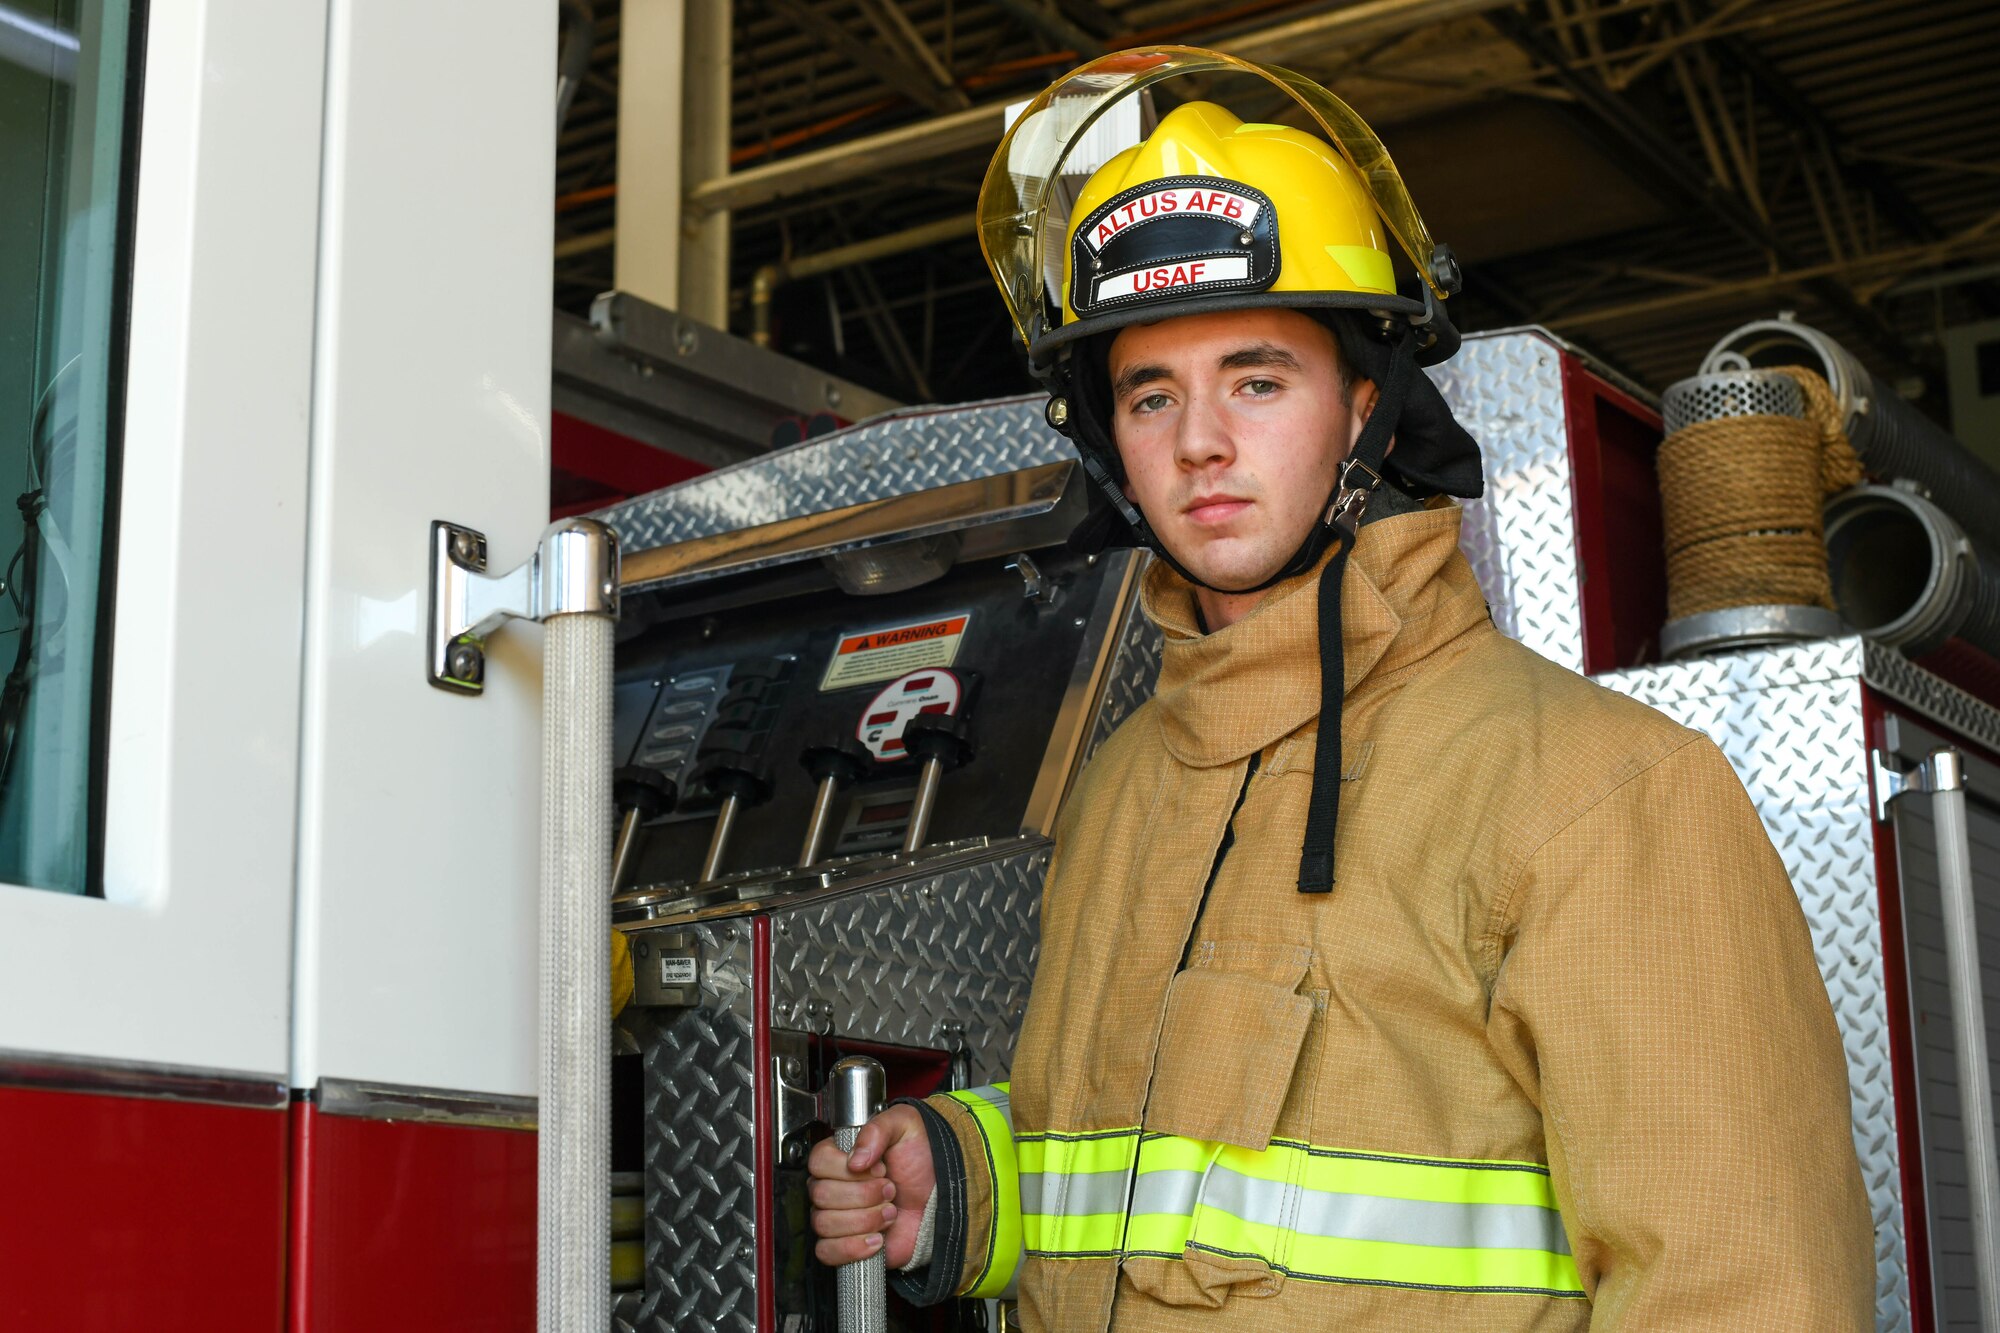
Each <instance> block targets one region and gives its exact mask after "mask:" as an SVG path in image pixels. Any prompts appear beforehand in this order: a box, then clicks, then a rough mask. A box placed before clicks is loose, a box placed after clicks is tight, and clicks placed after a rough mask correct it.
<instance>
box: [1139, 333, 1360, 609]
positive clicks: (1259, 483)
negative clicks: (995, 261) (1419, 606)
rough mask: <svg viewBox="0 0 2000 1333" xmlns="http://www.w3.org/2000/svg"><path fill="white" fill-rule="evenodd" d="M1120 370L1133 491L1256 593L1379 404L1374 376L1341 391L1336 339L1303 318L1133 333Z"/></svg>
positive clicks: (1173, 532)
mask: <svg viewBox="0 0 2000 1333" xmlns="http://www.w3.org/2000/svg"><path fill="white" fill-rule="evenodd" d="M1110 371H1111V386H1112V412H1113V415H1112V420H1113V436H1114V438H1115V439H1116V440H1117V443H1118V454H1119V457H1120V458H1121V459H1122V460H1123V462H1124V464H1125V479H1126V483H1125V490H1126V494H1127V496H1128V497H1129V498H1130V499H1131V500H1132V502H1133V503H1134V504H1136V505H1137V506H1138V507H1139V511H1140V512H1141V513H1143V514H1144V515H1145V516H1146V519H1147V521H1148V522H1149V523H1150V524H1151V525H1152V528H1153V531H1154V532H1155V533H1157V534H1158V535H1159V537H1160V539H1161V541H1162V542H1164V543H1165V544H1166V547H1167V549H1168V550H1169V551H1171V552H1173V554H1174V557H1175V558H1176V559H1177V560H1179V561H1180V562H1181V564H1182V565H1184V566H1186V568H1187V569H1188V571H1189V572H1190V573H1192V574H1193V575H1194V576H1195V577H1196V578H1198V579H1200V580H1201V581H1202V582H1203V583H1206V584H1210V585H1211V586H1213V587H1217V588H1245V587H1251V586H1254V585H1256V584H1258V583H1261V582H1263V581H1264V580H1265V579H1268V578H1270V577H1271V576H1272V575H1273V574H1275V573H1277V572H1278V570H1279V569H1281V568H1283V566H1284V564H1285V562H1286V561H1287V560H1289V559H1291V557H1292V554H1293V553H1294V552H1295V551H1297V550H1298V548H1299V543H1300V542H1302V541H1304V540H1305V536H1306V533H1307V532H1308V531H1309V530H1310V529H1311V527H1312V525H1313V524H1314V523H1316V522H1317V521H1318V520H1319V518H1320V516H1321V515H1322V514H1323V513H1324V512H1325V508H1326V503H1327V499H1328V497H1329V496H1330V495H1331V494H1332V492H1333V484H1334V475H1335V472H1336V470H1337V469H1338V468H1339V465H1340V463H1341V461H1342V460H1343V459H1345V458H1346V457H1347V454H1348V451H1349V450H1351V449H1352V448H1353V447H1354V442H1355V440H1356V439H1358V438H1359V436H1360V433H1361V425H1362V423H1363V422H1364V421H1365V420H1366V418H1367V414H1368V412H1369V411H1371V410H1373V406H1374V399H1375V389H1374V386H1373V385H1372V384H1368V383H1366V382H1365V381H1363V382H1358V383H1356V384H1355V385H1354V387H1353V391H1352V393H1351V394H1347V393H1343V391H1342V388H1341V382H1340V357H1339V352H1338V350H1337V348H1336V346H1335V343H1334V340H1333V334H1332V333H1331V332H1329V331H1328V329H1327V328H1326V326H1325V325H1323V324H1321V323H1320V322H1319V321H1318V320H1316V319H1313V318H1312V317H1311V316H1309V315H1305V314H1301V313H1300V312H1298V311H1296V310H1277V309H1274V310H1237V311H1224V312H1219V313H1216V314H1211V315H1183V316H1181V317H1179V318H1177V319H1169V320H1163V321H1161V322H1160V323H1158V324H1135V325H1131V326H1128V327H1126V328H1125V329H1123V330H1121V331H1120V332H1119V334H1118V336H1117V338H1116V340H1115V341H1113V343H1112V344H1111V352H1110ZM1350 399H1351V401H1350Z"/></svg>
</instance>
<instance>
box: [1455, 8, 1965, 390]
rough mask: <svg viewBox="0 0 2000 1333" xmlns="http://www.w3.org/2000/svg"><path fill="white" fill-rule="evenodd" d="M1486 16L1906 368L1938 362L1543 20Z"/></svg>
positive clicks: (1668, 175) (1628, 145) (1619, 136)
mask: <svg viewBox="0 0 2000 1333" xmlns="http://www.w3.org/2000/svg"><path fill="white" fill-rule="evenodd" d="M1486 21H1487V22H1488V23H1490V24H1491V25H1492V26H1493V27H1494V29H1495V30H1496V31H1498V32H1499V33H1500V34H1501V35H1502V36H1504V37H1506V38H1507V39H1508V40H1509V41H1511V42H1513V43H1514V44H1515V45H1516V46H1518V47H1520V48H1521V50H1522V51H1524V52H1526V53H1527V55H1528V56H1529V58H1530V59H1533V60H1535V61H1537V62H1538V63H1540V64H1541V65H1543V66H1545V67H1546V68H1547V69H1548V70H1549V71H1550V72H1551V73H1552V74H1553V75H1554V76H1555V79H1556V81H1557V82H1558V83H1559V84H1561V85H1562V86H1563V87H1564V88H1566V89H1568V90H1569V91H1570V92H1571V93H1573V94H1574V95H1575V96H1576V99H1577V101H1578V102H1579V103H1581V104H1582V105H1583V107H1585V108H1586V109H1587V110H1588V111H1589V112H1590V113H1591V114H1592V115H1593V116H1594V117H1595V118H1596V122H1597V123H1598V124H1599V125H1601V126H1602V128H1603V129H1604V130H1605V131H1606V132H1608V133H1609V135H1610V136H1611V138H1612V139H1613V140H1614V141H1615V143H1616V146H1617V147H1618V148H1619V149H1620V151H1622V152H1624V153H1627V154H1631V155H1634V156H1635V157H1636V158H1637V159H1638V160H1639V161H1640V162H1642V163H1644V164H1645V166H1646V167H1647V168H1649V169H1650V171H1651V172H1653V173H1657V178H1658V179H1659V180H1660V181H1662V182H1664V183H1665V184H1666V185H1668V186H1669V187H1671V188H1672V189H1673V190H1674V191H1675V192H1676V193H1678V194H1680V195H1683V196H1685V198H1686V199H1687V200H1688V201H1689V202H1692V203H1694V204H1696V205H1698V206H1699V207H1700V208H1702V209H1703V210H1705V211H1706V212H1708V213H1709V214H1710V215H1711V216H1713V217H1714V218H1715V219H1716V220H1717V221H1719V222H1721V223H1722V224H1723V225H1724V226H1726V227H1727V228H1729V230H1731V231H1733V232H1735V233H1736V234H1737V235H1738V236H1739V237H1741V238H1742V239H1743V240H1744V241H1745V242H1746V243H1748V244H1749V245H1750V246H1752V247H1753V248H1755V249H1757V250H1758V251H1762V252H1768V253H1769V254H1771V255H1773V256H1775V257H1776V259H1777V262H1778V263H1779V265H1781V266H1782V267H1784V268H1786V269H1790V270H1793V271H1794V272H1795V273H1803V274H1810V275H1811V276H1808V277H1806V278H1805V279H1804V282H1805V285H1806V287H1807V289H1808V290H1809V291H1810V292H1811V293H1812V295H1813V296H1815V297H1816V298H1817V299H1819V300H1820V301H1821V302H1823V303H1825V304H1826V305H1827V306H1828V307H1830V308H1832V309H1834V310H1837V311H1839V312H1840V313H1841V314H1842V315H1844V316H1846V317H1847V318H1848V319H1849V320H1851V321H1853V323H1854V325H1855V327H1856V328H1857V329H1859V330H1860V331H1861V332H1862V333H1863V334H1864V335H1865V336H1866V337H1867V339H1868V341H1869V342H1871V343H1873V344H1874V345H1875V347H1876V349H1877V350H1878V351H1880V352H1881V353H1883V354H1885V355H1887V356H1888V357H1890V358H1891V359H1892V360H1893V361H1895V362H1896V363H1897V365H1898V368H1899V369H1905V368H1915V369H1921V370H1924V371H1926V372H1930V371H1932V370H1934V369H1935V367H1934V365H1933V364H1932V361H1931V359H1930V358H1927V357H1925V356H1924V355H1922V354H1921V353H1920V352H1919V351H1918V350H1917V349H1916V348H1914V347H1912V346H1911V345H1910V344H1909V343H1908V342H1907V341H1905V340H1904V338H1903V336H1902V335H1901V334H1899V333H1897V332H1896V330H1895V329H1893V328H1891V327H1890V325H1889V323H1888V322H1887V321H1886V320H1884V319H1883V318H1882V317H1881V315H1879V314H1877V313H1876V312H1875V311H1874V310H1872V309H1870V308H1869V307H1868V306H1866V305H1864V304H1862V303H1861V302H1860V301H1858V300H1856V299H1855V298H1854V294H1853V293H1852V292H1850V291H1848V290H1847V288H1845V287H1844V286H1842V285H1841V283H1840V282H1839V280H1838V279H1837V278H1835V277H1833V276H1831V274H1830V273H1821V272H1819V271H1817V270H1816V269H1815V268H1814V266H1812V265H1810V264H1808V262H1807V261H1806V260H1805V258H1804V257H1803V256H1801V255H1800V254H1799V253H1798V252H1797V250H1795V249H1794V248H1793V247H1792V245H1791V244H1790V243H1789V242H1787V241H1786V240H1784V239H1783V238H1782V237H1780V236H1779V235H1778V234H1777V232H1776V230H1775V229H1774V228H1773V227H1772V226H1771V224H1770V223H1768V222H1766V221H1765V220H1764V219H1763V218H1761V217H1759V216H1758V215H1757V214H1756V213H1755V212H1753V211H1752V210H1751V209H1750V208H1749V206H1747V205H1746V204H1745V203H1744V202H1743V201H1742V200H1741V199H1739V198H1737V197H1736V196H1735V195H1733V194H1730V193H1728V192H1726V191H1724V190H1722V189H1720V188H1717V187H1716V186H1714V185H1712V184H1711V183H1710V181H1709V179H1708V176H1707V174H1706V173H1705V172H1704V171H1703V170H1702V168H1701V167H1700V166H1698V165H1697V164H1696V163H1695V161H1694V160H1693V159H1692V158H1690V157H1688V156H1687V154H1685V153H1683V152H1682V151H1681V149H1680V146H1679V145H1678V144H1676V143H1674V141H1673V140H1672V139H1670V138H1668V137H1667V135H1666V134H1665V133H1664V132H1663V131H1662V130H1661V129H1660V128H1659V127H1658V126H1657V125H1656V124H1655V123H1654V122H1653V121H1652V120H1650V119H1648V118H1647V117H1646V116H1645V115H1644V114H1643V113H1642V112H1640V111H1639V110H1637V109H1636V108H1634V107H1633V106H1631V105H1630V104H1629V103H1627V102H1626V101H1625V99H1624V98H1622V97H1620V96H1619V95H1618V94H1617V93H1615V92H1613V91H1612V90H1611V89H1610V88H1609V87H1608V86H1607V85H1606V84H1605V82H1604V80H1603V79H1602V78H1601V77H1599V76H1598V75H1596V74H1594V73H1587V72H1585V71H1582V70H1579V69H1576V68H1575V67H1574V66H1573V65H1572V64H1571V63H1570V61H1569V59H1568V57H1567V56H1566V55H1565V54H1564V52H1563V51H1562V49H1561V48H1560V47H1559V46H1557V44H1556V43H1555V42H1553V41H1551V40H1550V39H1549V36H1548V34H1547V33H1545V32H1543V31H1542V29H1541V27H1540V25H1538V24H1537V23H1535V22H1534V21H1533V20H1532V19H1530V18H1528V17H1527V16H1526V15H1524V14H1521V13H1520V12H1518V11H1516V10H1512V9H1495V10H1493V11H1491V12H1489V13H1488V14H1487V15H1486ZM1663 308H1673V307H1663Z"/></svg>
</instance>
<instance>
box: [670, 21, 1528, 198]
mask: <svg viewBox="0 0 2000 1333" xmlns="http://www.w3.org/2000/svg"><path fill="white" fill-rule="evenodd" d="M786 2H787V3H794V4H795V3H796V0H786ZM1511 3H1513V0H1362V3H1360V4H1354V5H1348V6H1346V7H1345V8H1343V9H1336V10H1334V11H1332V12H1331V13H1326V14H1317V15H1314V16H1313V17H1311V18H1304V19H1295V20H1293V21H1292V22H1290V23H1281V24H1278V25H1277V26H1275V27H1271V28H1265V29H1262V30H1260V31H1257V32H1250V33H1241V34H1238V35H1237V36H1235V37H1231V38H1230V39H1228V40H1227V41H1222V42H1217V43H1215V44H1214V45H1215V47H1216V49H1217V50H1221V51H1227V52H1230V53H1231V54H1234V55H1241V56H1247V57H1249V58H1251V59H1257V60H1266V59H1273V58H1279V57H1288V56H1291V55H1294V54H1296V51H1297V49H1298V47H1299V46H1300V45H1301V44H1303V43H1311V44H1313V45H1315V46H1321V47H1324V46H1333V45H1340V44H1346V43H1359V42H1372V41H1377V40H1380V39H1381V38H1384V37H1393V36H1397V35H1399V34H1402V33H1406V32H1413V31H1415V30H1416V29H1418V28H1423V27H1427V26H1429V25H1431V24H1435V23H1444V22H1447V21H1449V20H1451V19H1455V18H1463V17H1465V16H1466V15H1469V14H1485V13H1490V12H1492V11H1494V10H1497V9H1500V8H1502V7H1503V6H1505V5H1508V4H1511ZM849 35H850V36H851V35H852V34H849ZM899 91H907V90H904V89H899ZM1017 100H1019V99H1017V98H1009V99H1007V100H1006V101H999V102H988V103H986V104H985V105H983V106H976V107H971V108H968V109H967V110H964V111H953V112H949V113H947V114H944V115H941V116H938V117H937V118H935V119H933V120H924V121H918V122H916V123H915V124H911V125H899V126H897V127H896V128H895V129H892V130H885V131H883V132H882V133H880V134H871V135H867V136H865V137H863V138H859V139H850V140H848V141H847V142H846V143H841V144H834V145H832V146H831V147H828V148H821V149H817V150H815V151H813V152H809V153H800V154H798V155H797V156H796V157H787V158H783V159H780V160H779V161H776V162H767V163H765V164H764V165H762V166H756V167H750V168H748V169H746V170H743V171H737V172H731V173H730V174H729V175H726V176H720V177H717V178H716V179H714V180H709V181H704V182H702V183H701V184H699V185H697V186H695V187H694V188H693V189H692V190H690V191H689V192H688V204H689V206H690V208H691V209H692V210H693V211H695V212H697V213H699V212H707V211H712V210H716V209H733V208H750V207H754V206H755V205H757V204H766V203H769V202H770V201H771V200H773V199H779V198H782V197H784V196H785V195H790V194H801V193H806V192H809V191H812V190H817V189H820V188H823V187H824V186H827V185H831V184H833V183H834V182H836V181H844V180H852V179H854V178H855V177H857V176H870V175H879V174H882V173H885V172H887V171H890V170H893V169H895V168H897V167H906V166H909V165H910V164H912V163H915V162H929V161H933V160H935V159H937V158H940V157H949V156H950V155H951V154H953V153H960V152H964V151H966V150H968V149H973V148H982V147H991V146H992V145H994V144H997V143H998V142H999V141H1000V129H1001V125H1002V123H1003V117H1004V113H1005V112H1006V109H1007V107H1008V106H1009V105H1010V104H1011V103H1012V102H1014V101H1017Z"/></svg>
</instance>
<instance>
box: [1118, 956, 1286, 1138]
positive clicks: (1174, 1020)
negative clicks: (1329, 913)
mask: <svg viewBox="0 0 2000 1333" xmlns="http://www.w3.org/2000/svg"><path fill="white" fill-rule="evenodd" d="M1311 961H1312V951H1311V950H1310V949H1308V948H1305V947H1304V946H1301V945H1277V944H1261V943H1251V942H1234V941H1227V940H1222V941H1214V942H1211V943H1207V944H1203V945H1201V946H1200V947H1199V948H1198V949H1197V950H1196V952H1195V957H1194V958H1193V960H1192V963H1191V965H1190V966H1189V967H1188V968H1187V969H1185V970H1184V971H1182V972H1181V973H1180V974H1179V975H1178V976H1176V977H1175V978H1174V979H1173V982H1172V984H1171V985H1170V986H1169V987H1168V989H1167V1016H1166V1021H1165V1023H1164V1024H1163V1025H1162V1027H1161V1029H1160V1046H1159V1052H1158V1054H1157V1056H1156V1057H1155V1061H1154V1068H1153V1088H1152V1092H1151V1094H1150V1095H1149V1096H1148V1097H1147V1099H1146V1129H1147V1130H1149V1131H1151V1132H1153V1133H1158V1134H1178V1135H1180V1136H1182V1137H1185V1138H1191V1139H1201V1140H1204V1141H1207V1142H1211V1143H1233V1144H1236V1145H1238V1146H1240V1147H1244V1148H1252V1149H1256V1150H1258V1151H1262V1150H1263V1149H1265V1148H1267V1147H1269V1146H1270V1143H1271V1131H1272V1129H1273V1128H1274V1127H1275V1126H1276V1125H1277V1123H1278V1113H1279V1112H1280V1111H1281V1110H1282V1109H1283V1108H1284V1105H1285V1094H1286V1092H1287V1091H1288V1090H1289V1089H1290V1087H1291V1085H1292V1075H1293V1071H1294V1069H1295V1067H1296V1066H1297V1064H1298V1060H1299V1051H1300V1048H1301V1047H1302V1046H1303V1045H1304V1044H1305V1039H1306V1031H1307V1029H1308V1028H1309V1027H1310V1026H1311V1024H1312V1015H1313V1004H1312V1001H1311V1000H1310V999H1308V998H1307V997H1306V996H1304V995H1301V994H1299V992H1298V987H1299V983H1300V982H1301V981H1302V980H1304V979H1305V975H1306V969H1307V967H1308V965H1309V964H1310V963H1311Z"/></svg>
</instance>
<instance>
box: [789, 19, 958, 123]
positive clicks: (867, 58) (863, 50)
mask: <svg viewBox="0 0 2000 1333" xmlns="http://www.w3.org/2000/svg"><path fill="white" fill-rule="evenodd" d="M765 3H766V4H768V5H770V7H771V8H772V9H775V10H776V11H777V12H778V13H780V14H783V15H784V16H785V17H786V18H788V19H790V20H791V21H792V22H793V23H796V24H797V25H798V26H799V27H800V28H801V29H802V30H804V31H806V32H811V33H817V34H818V35H819V37H820V39H821V40H822V41H824V42H825V43H826V44H827V45H828V46H831V47H832V48H833V49H834V50H836V51H838V52H840V53H841V54H842V55H844V56H846V57H847V58H848V59H849V60H852V61H853V62H854V63H855V64H857V65H859V66H860V67H861V68H863V69H865V70H867V71H868V72H869V73H870V74H873V75H874V76H875V80H876V82H878V83H880V84H881V85H882V86H883V87H884V88H887V89H888V90H889V91H890V92H895V93H902V94H903V95H904V96H906V97H908V98H910V99H911V100H913V101H917V102H921V103H923V104H924V105H925V106H927V107H929V108H930V109H931V110H933V111H938V112H948V111H954V110H957V109H958V108H959V107H961V106H962V105H963V104H964V99H963V97H962V96H954V94H955V93H956V91H957V90H956V89H952V90H950V91H947V90H946V89H943V88H940V87H938V85H937V82H936V81H935V80H934V79H932V78H931V75H930V72H929V71H928V70H923V69H919V68H917V67H916V66H915V65H912V64H910V63H909V62H908V61H906V60H904V59H903V58H902V57H900V56H897V55H892V54H891V53H890V52H888V51H886V50H883V49H882V48H880V47H877V46H876V45H875V44H874V43H872V42H869V41H868V40H867V39H865V38H863V37H860V36H857V35H856V34H855V32H854V31H853V30H852V29H851V28H849V27H848V26H847V25H846V24H844V23H842V22H840V20H838V19H836V18H834V17H832V16H831V15H829V14H825V13H822V12H821V11H819V10H817V9H814V8H813V7H812V6H811V5H809V4H805V3H803V2H802V0H765Z"/></svg>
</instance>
